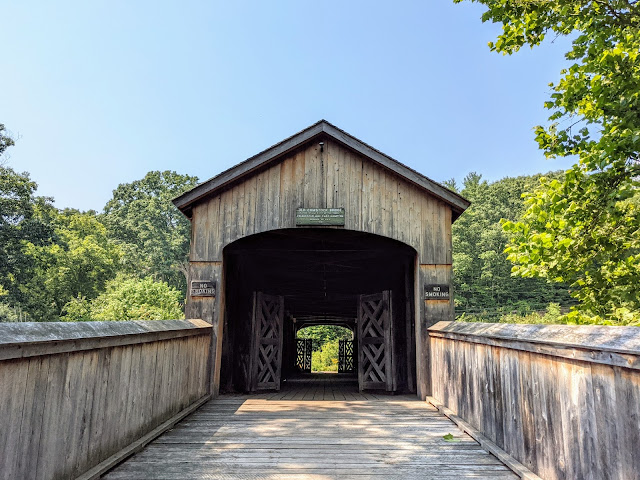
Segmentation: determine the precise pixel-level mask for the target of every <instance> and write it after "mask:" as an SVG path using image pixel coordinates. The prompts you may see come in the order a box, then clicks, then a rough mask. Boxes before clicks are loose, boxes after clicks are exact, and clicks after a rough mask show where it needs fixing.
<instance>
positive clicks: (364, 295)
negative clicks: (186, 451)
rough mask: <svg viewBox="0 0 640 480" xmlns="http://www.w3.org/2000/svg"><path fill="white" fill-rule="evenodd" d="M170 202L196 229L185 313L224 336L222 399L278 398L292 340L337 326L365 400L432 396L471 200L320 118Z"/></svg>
mask: <svg viewBox="0 0 640 480" xmlns="http://www.w3.org/2000/svg"><path fill="white" fill-rule="evenodd" d="M174 203H175V205H176V206H177V207H178V208H179V209H180V210H181V211H182V212H183V213H184V214H185V215H187V216H188V217H189V218H190V219H191V223H192V238H191V253H190V268H189V277H190V278H189V280H190V281H189V285H190V291H189V298H188V301H187V308H186V315H187V318H201V319H203V320H205V321H207V322H209V323H211V324H212V325H213V329H214V332H215V334H216V337H217V342H216V343H215V345H214V346H213V348H214V351H215V354H214V355H213V358H215V362H214V364H213V365H212V367H213V368H212V375H213V385H214V390H215V391H218V389H220V390H221V391H223V392H224V391H255V390H260V389H279V387H280V383H281V382H282V381H283V380H284V379H285V378H286V377H287V376H288V375H290V374H291V373H292V372H293V371H294V370H295V363H296V357H297V354H300V355H304V351H301V350H303V348H304V347H303V346H302V345H300V347H302V348H296V343H295V334H296V331H297V330H298V329H300V328H302V327H303V326H305V325H310V324H326V325H331V324H337V325H344V326H347V327H348V328H350V329H352V330H353V332H354V342H353V352H354V358H353V359H352V360H353V363H354V366H355V368H357V371H358V382H359V387H360V389H361V390H363V389H367V390H376V389H382V390H386V391H391V392H399V391H408V392H417V394H418V396H420V397H421V398H425V396H426V395H427V394H428V384H429V344H428V335H427V328H428V327H429V326H431V325H433V324H435V323H436V322H438V321H441V320H453V295H452V289H451V276H452V267H451V224H452V222H453V221H454V220H455V219H456V218H457V217H458V216H459V215H460V214H461V213H462V212H463V211H464V210H465V209H466V208H467V207H468V206H469V202H468V201H467V200H465V199H464V198H462V197H461V196H460V195H458V194H457V193H455V192H453V191H451V190H449V189H447V188H445V187H443V186H442V185H440V184H438V183H436V182H434V181H433V180H431V179H429V178H427V177H425V176H423V175H421V174H420V173H418V172H416V171H414V170H412V169H410V168H408V167H406V166H405V165H403V164H401V163H399V162H398V161H396V160H394V159H392V158H390V157H388V156H387V155H385V154H383V153H381V152H379V151H378V150H376V149H374V148H372V147H370V146H369V145H367V144H365V143H364V142H362V141H360V140H358V139H357V138H355V137H353V136H351V135H349V134H348V133H346V132H344V131H343V130H340V129H339V128H337V127H335V126H333V125H331V124H330V123H329V122H326V121H324V120H321V121H320V122H318V123H316V124H314V125H311V126H310V127H308V128H306V129H305V130H303V131H301V132H299V133H297V134H295V135H293V136H292V137H290V138H287V139H286V140H283V141H282V142H280V143H278V144H276V145H274V146H273V147H271V148H269V149H267V150H265V151H263V152H261V153H259V154H258V155H256V156H254V157H251V158H250V159H248V160H246V161H244V162H243V163H240V164H239V165H237V166H235V167H233V168H231V169H229V170H227V171H225V172H223V173H221V174H220V175H218V176H216V177H214V178H212V179H210V180H208V181H206V182H204V183H202V184H200V185H198V186H197V187H195V188H193V189H192V190H190V191H188V192H186V193H185V194H183V195H182V196H180V197H178V198H176V199H175V200H174ZM202 287H205V288H202ZM350 347H351V346H350V345H348V346H347V350H348V351H351V348H350ZM347 363H349V364H351V359H347Z"/></svg>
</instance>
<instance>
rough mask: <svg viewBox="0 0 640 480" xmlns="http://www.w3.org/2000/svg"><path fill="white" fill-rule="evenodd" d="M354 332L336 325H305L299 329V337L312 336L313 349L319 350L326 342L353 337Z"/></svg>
mask: <svg viewBox="0 0 640 480" xmlns="http://www.w3.org/2000/svg"><path fill="white" fill-rule="evenodd" d="M352 336H353V333H351V330H349V329H348V328H345V327H338V326H335V325H313V326H311V327H304V328H301V329H300V330H299V331H298V335H297V337H298V338H311V339H312V340H313V342H312V344H313V347H312V348H313V350H314V351H318V350H320V349H322V348H323V345H325V344H326V343H329V342H332V341H337V340H344V339H351V338H352Z"/></svg>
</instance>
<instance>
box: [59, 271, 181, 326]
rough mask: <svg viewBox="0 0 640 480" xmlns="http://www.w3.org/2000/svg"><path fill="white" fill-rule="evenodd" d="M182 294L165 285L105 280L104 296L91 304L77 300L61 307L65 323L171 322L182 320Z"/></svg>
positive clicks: (120, 277) (126, 279)
mask: <svg viewBox="0 0 640 480" xmlns="http://www.w3.org/2000/svg"><path fill="white" fill-rule="evenodd" d="M182 298H183V297H182V294H181V292H179V291H178V290H176V289H175V288H172V287H170V286H169V285H167V284H166V283H165V282H157V281H154V280H153V278H151V277H146V278H143V279H138V278H133V277H126V276H124V275H122V274H120V275H118V276H117V277H116V278H115V279H113V280H111V281H109V282H108V283H107V286H106V290H105V292H104V293H102V294H100V295H99V296H98V297H97V298H95V299H94V300H92V301H88V300H87V299H86V297H81V296H79V297H77V298H75V299H73V300H71V301H70V302H69V303H67V305H66V306H65V312H66V315H65V316H64V317H63V319H64V320H66V321H83V320H84V321H86V320H173V319H180V318H184V314H183V312H182V306H181V305H180V300H181V299H182Z"/></svg>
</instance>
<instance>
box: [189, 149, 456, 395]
mask: <svg viewBox="0 0 640 480" xmlns="http://www.w3.org/2000/svg"><path fill="white" fill-rule="evenodd" d="M323 141H324V146H323V151H321V148H320V146H319V144H318V142H316V141H314V142H313V143H311V144H310V145H309V146H308V147H307V148H304V149H302V150H299V151H297V152H294V153H292V154H290V155H289V156H287V157H285V158H284V159H281V160H279V161H278V162H276V163H274V164H271V165H270V166H269V167H268V168H266V169H264V170H262V171H259V172H257V173H254V174H252V175H251V176H249V177H246V178H243V179H242V181H241V182H239V183H237V184H235V185H232V186H230V187H229V188H228V189H226V190H224V191H222V192H221V193H219V194H217V195H215V196H213V197H210V198H207V199H203V200H201V201H200V202H199V203H197V204H196V205H194V207H193V210H192V219H191V224H192V229H191V252H190V272H189V279H190V280H198V279H203V280H215V281H217V282H218V286H219V291H218V296H217V298H215V299H214V298H196V299H189V301H188V303H187V307H186V315H187V316H188V317H191V318H202V319H203V320H206V321H207V322H209V323H211V324H212V325H213V330H214V332H215V337H214V343H213V344H212V358H215V359H217V361H216V363H215V365H214V366H213V367H212V369H211V376H212V385H213V389H212V393H214V394H215V393H216V392H217V389H218V385H219V365H220V361H219V358H220V354H221V350H222V346H221V342H222V337H223V335H222V333H223V331H222V329H223V325H224V318H222V312H224V305H223V304H222V302H223V299H224V282H223V271H224V268H223V250H224V248H225V247H226V246H227V245H229V244H230V243H232V242H234V241H236V240H238V239H241V238H243V237H246V236H248V235H253V234H257V233H262V232H267V231H270V230H278V229H286V228H296V209H297V208H341V207H344V209H345V225H344V227H329V228H340V229H342V228H344V229H347V230H355V231H361V232H367V233H372V234H376V235H381V236H384V237H388V238H393V239H395V240H398V241H400V242H403V243H405V244H407V245H409V246H411V247H413V248H414V249H415V250H416V252H417V264H418V266H419V269H417V271H418V270H419V273H418V274H417V275H416V285H415V289H416V290H415V298H416V305H415V315H416V321H415V325H416V339H418V340H417V345H416V355H417V358H418V368H417V372H416V382H417V391H418V395H419V396H420V397H421V398H425V396H426V395H428V394H429V393H430V387H429V377H428V374H429V368H428V365H429V364H428V362H429V341H428V335H427V332H426V328H427V327H428V326H430V325H433V324H435V323H437V322H439V321H446V320H452V319H453V303H452V301H429V302H424V301H423V295H421V289H422V285H424V284H425V282H426V283H441V284H450V283H451V277H452V267H451V262H452V260H451V222H452V209H451V206H450V205H448V204H446V203H445V202H443V201H442V200H440V199H438V198H436V197H434V196H431V195H430V194H429V193H427V192H425V191H424V190H423V189H422V188H420V187H417V186H416V185H414V184H412V183H411V182H409V181H408V180H406V179H404V178H402V177H400V176H398V175H397V174H396V173H394V172H392V171H391V170H388V169H386V168H384V167H382V166H380V165H378V164H376V163H374V162H372V161H371V160H370V159H368V158H366V157H364V156H362V155H360V154H358V153H355V152H353V151H351V150H349V149H348V148H345V147H344V146H343V145H341V144H340V143H338V142H336V141H334V140H331V139H323ZM298 228H300V227H298ZM307 228H308V227H307ZM310 228H317V227H310ZM323 228H327V227H323ZM216 366H217V367H216Z"/></svg>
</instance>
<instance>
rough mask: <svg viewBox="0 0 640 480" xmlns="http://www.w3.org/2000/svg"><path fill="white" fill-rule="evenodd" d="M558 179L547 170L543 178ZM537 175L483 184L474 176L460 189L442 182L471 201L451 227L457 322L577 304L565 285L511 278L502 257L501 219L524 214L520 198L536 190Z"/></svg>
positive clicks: (503, 235)
mask: <svg viewBox="0 0 640 480" xmlns="http://www.w3.org/2000/svg"><path fill="white" fill-rule="evenodd" d="M561 175H562V172H552V173H548V174H547V175H545V178H558V177H560V176H561ZM542 177H543V176H542V175H532V176H521V177H516V178H504V179H502V180H498V181H496V182H487V181H486V180H483V179H482V176H481V175H480V174H478V173H475V172H473V173H470V174H469V175H467V176H466V177H465V179H464V181H463V183H462V186H460V187H459V186H458V185H456V183H455V182H454V181H448V182H445V183H446V184H447V186H448V187H449V188H452V189H454V190H457V191H458V192H459V193H460V194H461V195H463V196H464V197H465V198H467V199H468V200H470V201H471V206H470V207H469V208H468V209H467V210H466V211H465V213H464V214H463V215H462V216H461V217H460V218H459V219H458V220H456V221H455V222H454V224H453V227H452V236H453V239H452V240H453V271H454V290H455V307H456V315H457V316H458V318H466V319H470V318H476V319H482V320H485V321H487V320H488V321H493V320H499V319H500V318H501V317H503V316H505V315H509V314H511V315H513V314H517V315H527V314H530V313H532V312H540V311H546V310H547V309H548V307H549V304H556V305H559V306H560V307H562V308H563V309H564V310H568V309H569V308H570V307H571V306H572V305H575V304H576V301H575V299H573V298H572V297H571V295H570V292H569V287H568V286H567V285H566V284H563V283H551V282H548V281H547V280H546V279H543V278H523V277H514V276H513V275H512V273H511V271H512V268H513V264H512V263H511V262H510V261H509V260H508V259H507V255H506V253H505V249H506V248H507V244H508V241H509V236H508V234H507V233H506V232H505V231H504V229H503V228H502V225H501V221H504V220H509V221H518V220H519V219H520V218H521V217H522V215H523V213H524V211H525V203H524V200H523V198H522V195H523V194H524V193H525V192H528V191H531V190H532V189H533V188H535V187H536V186H537V185H538V184H539V183H540V178H542ZM512 318H513V317H512Z"/></svg>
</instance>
